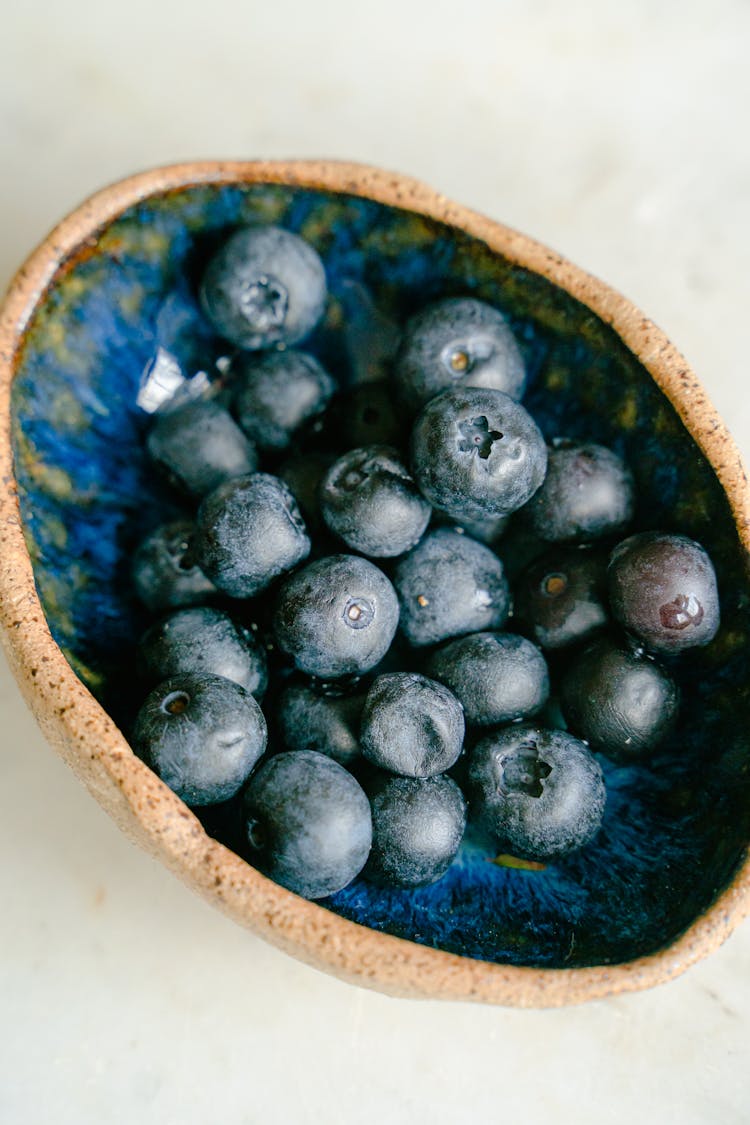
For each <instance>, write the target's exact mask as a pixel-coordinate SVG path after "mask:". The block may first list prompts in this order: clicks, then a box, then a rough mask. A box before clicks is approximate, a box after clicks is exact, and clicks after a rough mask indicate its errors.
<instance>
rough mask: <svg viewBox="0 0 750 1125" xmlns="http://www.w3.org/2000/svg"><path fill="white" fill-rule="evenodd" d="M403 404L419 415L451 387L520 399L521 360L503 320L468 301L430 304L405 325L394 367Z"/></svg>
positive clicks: (487, 308)
mask: <svg viewBox="0 0 750 1125" xmlns="http://www.w3.org/2000/svg"><path fill="white" fill-rule="evenodd" d="M395 378H396V386H397V388H398V390H399V392H400V396H401V398H402V401H403V402H404V404H405V405H406V406H407V407H408V408H409V409H411V410H414V411H416V410H419V409H420V407H422V406H424V404H425V403H426V402H428V401H429V400H430V399H431V398H434V397H435V395H437V394H440V392H441V391H446V390H449V389H450V388H452V387H455V386H458V387H489V388H491V389H492V390H496V391H503V392H504V393H505V394H507V395H510V397H511V398H513V399H516V400H518V399H520V398H521V396H522V395H523V392H524V387H525V384H526V372H525V369H524V363H523V357H522V355H521V352H520V350H519V347H518V344H517V343H516V339H515V336H514V335H513V333H512V332H511V330H510V328H509V327H508V324H507V322H506V320H505V317H504V316H503V315H502V313H500V312H498V310H497V309H495V308H493V307H492V305H488V304H486V303H485V302H484V301H477V300H475V299H474V298H472V297H449V298H447V299H445V300H442V301H436V302H435V303H434V304H432V305H428V306H427V308H425V309H422V310H421V311H420V312H418V313H417V314H416V316H413V317H412V318H411V320H410V321H409V322H408V324H407V325H406V328H405V330H404V336H403V340H402V343H401V347H400V349H399V352H398V356H397V358H396V365H395Z"/></svg>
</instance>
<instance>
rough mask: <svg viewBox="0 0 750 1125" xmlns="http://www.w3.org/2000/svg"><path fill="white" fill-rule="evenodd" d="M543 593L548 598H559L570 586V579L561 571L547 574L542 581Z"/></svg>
mask: <svg viewBox="0 0 750 1125" xmlns="http://www.w3.org/2000/svg"><path fill="white" fill-rule="evenodd" d="M541 588H542V593H543V594H544V596H545V597H546V598H559V597H560V595H561V594H564V593H565V591H566V590H567V588H568V579H567V577H566V576H565V575H564V574H561V573H560V572H559V571H552V572H551V573H550V574H545V576H544V578H543V579H542V581H541Z"/></svg>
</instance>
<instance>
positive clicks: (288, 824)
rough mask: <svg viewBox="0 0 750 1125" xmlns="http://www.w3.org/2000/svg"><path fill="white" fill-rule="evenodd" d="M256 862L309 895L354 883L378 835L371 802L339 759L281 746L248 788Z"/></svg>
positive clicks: (252, 852) (249, 832)
mask: <svg viewBox="0 0 750 1125" xmlns="http://www.w3.org/2000/svg"><path fill="white" fill-rule="evenodd" d="M244 810H245V831H246V837H247V842H248V845H249V848H250V852H249V854H250V856H251V858H252V862H253V863H254V864H256V866H258V867H259V868H260V870H261V871H263V872H265V874H266V875H268V876H269V877H270V878H271V879H274V880H275V881H276V882H277V883H281V885H282V886H284V887H287V888H288V889H289V890H290V891H294V892H295V893H296V894H298V895H302V896H303V897H304V898H311V899H316V898H325V897H326V895H332V894H335V893H336V891H340V890H342V889H343V888H344V887H345V886H347V884H348V883H351V881H352V879H354V878H355V876H357V875H358V874H359V872H360V871H361V870H362V868H363V867H364V865H365V862H366V860H367V856H368V855H369V852H370V846H371V843H372V818H371V814H370V803H369V801H368V800H367V797H366V796H365V793H364V791H363V789H362V788H361V786H360V785H359V783H358V782H357V781H355V780H354V778H353V777H352V775H351V774H350V773H347V771H346V770H345V769H344V768H343V766H340V765H339V764H338V763H337V762H334V761H332V760H331V758H327V757H326V756H325V755H324V754H316V753H315V751H313V750H297V751H294V752H291V753H286V754H278V755H276V757H274V758H271V759H270V760H269V761H268V762H266V763H265V765H263V766H262V767H261V768H260V769H259V770H258V771H257V773H256V774H255V775H254V776H253V777H252V778H251V780H250V783H249V785H248V787H247V789H246V791H245V797H244Z"/></svg>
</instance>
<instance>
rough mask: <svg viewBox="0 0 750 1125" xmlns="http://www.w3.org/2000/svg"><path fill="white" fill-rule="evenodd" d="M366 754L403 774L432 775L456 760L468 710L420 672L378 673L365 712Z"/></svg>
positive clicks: (363, 723)
mask: <svg viewBox="0 0 750 1125" xmlns="http://www.w3.org/2000/svg"><path fill="white" fill-rule="evenodd" d="M360 739H361V746H362V753H363V754H364V756H365V757H366V758H367V759H368V760H369V761H370V762H372V763H373V764H374V765H376V766H380V767H381V769H384V770H389V771H390V772H391V773H398V774H402V775H403V776H404V777H432V776H433V775H434V774H438V773H443V772H444V771H445V770H447V769H450V767H451V766H452V765H453V764H454V762H456V761H457V759H458V756H459V754H460V753H461V748H462V747H463V742H464V713H463V708H462V707H461V704H460V703H459V702H458V700H457V699H456V697H455V695H453V694H452V693H451V692H450V691H448V689H447V688H446V687H443V685H442V684H439V683H436V682H435V680H429V679H428V678H427V676H420V675H419V674H418V673H416V672H391V673H389V674H388V675H385V676H378V678H377V679H376V680H375V681H374V683H373V684H372V687H371V688H370V690H369V691H368V693H367V700H366V702H365V709H364V712H363V714H362V730H361V736H360Z"/></svg>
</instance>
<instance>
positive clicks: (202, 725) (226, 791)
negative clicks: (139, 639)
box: [133, 673, 267, 805]
mask: <svg viewBox="0 0 750 1125" xmlns="http://www.w3.org/2000/svg"><path fill="white" fill-rule="evenodd" d="M266 738H267V733H266V720H265V719H264V718H263V712H262V711H261V709H260V707H259V706H258V704H257V703H256V701H255V700H254V699H253V697H252V695H250V693H249V692H247V691H245V689H244V688H243V687H240V685H239V684H236V683H233V682H232V681H231V680H225V679H224V678H223V677H222V676H211V675H207V674H206V673H182V674H180V675H178V676H172V677H171V678H170V679H168V680H166V681H165V682H164V683H162V684H159V686H158V687H157V688H154V690H153V691H152V692H151V694H150V695H149V696H148V698H147V699H146V702H145V703H144V704H143V707H142V708H141V710H140V711H139V712H138V717H137V719H136V722H135V728H134V731H133V749H134V750H135V752H136V754H138V756H139V757H140V758H142V759H143V760H144V762H145V763H146V765H148V766H150V767H151V769H153V770H154V772H155V773H157V774H158V775H159V777H160V778H161V779H162V781H164V782H165V784H166V785H168V786H169V788H170V789H173V790H174V792H175V793H176V794H177V796H178V797H181V798H182V800H183V801H185V803H186V804H188V805H215V804H218V803H219V802H220V801H227V800H229V798H230V797H233V796H234V794H235V793H237V792H238V790H239V789H240V788H241V787H242V785H243V784H244V782H245V781H246V779H247V778H248V776H249V774H250V771H251V770H252V768H253V766H254V765H255V763H256V762H257V761H258V759H259V758H260V757H261V755H262V754H263V752H264V750H265V748H266Z"/></svg>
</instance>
